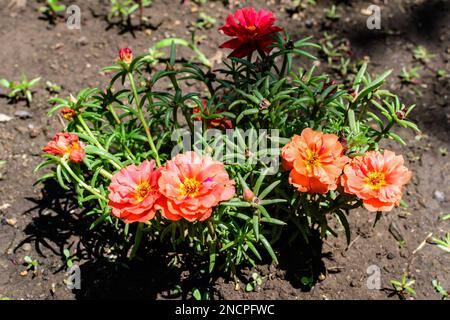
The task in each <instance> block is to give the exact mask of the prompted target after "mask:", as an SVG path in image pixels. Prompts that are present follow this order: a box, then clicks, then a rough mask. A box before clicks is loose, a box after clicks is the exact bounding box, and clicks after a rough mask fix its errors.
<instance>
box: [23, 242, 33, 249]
mask: <svg viewBox="0 0 450 320" xmlns="http://www.w3.org/2000/svg"><path fill="white" fill-rule="evenodd" d="M22 249H23V251H31V244H29V243H25V244H24V245H23V246H22Z"/></svg>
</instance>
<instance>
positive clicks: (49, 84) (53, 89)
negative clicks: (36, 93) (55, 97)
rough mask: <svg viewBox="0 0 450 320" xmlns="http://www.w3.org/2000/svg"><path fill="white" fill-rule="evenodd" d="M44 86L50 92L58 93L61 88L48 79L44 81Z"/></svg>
mask: <svg viewBox="0 0 450 320" xmlns="http://www.w3.org/2000/svg"><path fill="white" fill-rule="evenodd" d="M45 88H46V89H47V91H48V92H50V93H60V92H61V90H62V88H61V86H59V85H57V84H56V83H53V82H50V81H47V82H46V83H45Z"/></svg>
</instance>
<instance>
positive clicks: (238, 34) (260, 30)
mask: <svg viewBox="0 0 450 320" xmlns="http://www.w3.org/2000/svg"><path fill="white" fill-rule="evenodd" d="M276 20H277V18H276V17H275V16H274V14H273V13H272V12H271V11H265V10H264V9H261V10H260V11H259V12H256V10H255V9H254V8H252V7H250V8H242V9H238V10H236V13H235V14H234V15H233V14H231V13H230V14H229V15H228V17H227V21H226V23H225V25H224V26H222V27H220V28H219V30H220V31H222V32H223V33H224V34H226V35H227V36H230V37H234V38H233V39H231V40H229V41H227V42H225V43H222V44H221V45H220V48H228V49H233V50H234V51H233V52H231V54H230V56H231V57H237V58H242V57H245V56H248V55H250V54H252V53H253V51H255V50H262V51H263V52H265V53H269V52H270V51H272V48H269V46H270V45H271V44H273V43H274V42H275V40H274V39H273V37H272V35H273V34H274V33H277V32H280V31H283V28H281V27H278V26H274V25H273V24H274V23H275V21H276Z"/></svg>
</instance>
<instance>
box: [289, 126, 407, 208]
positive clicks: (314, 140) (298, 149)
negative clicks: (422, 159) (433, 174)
mask: <svg viewBox="0 0 450 320" xmlns="http://www.w3.org/2000/svg"><path fill="white" fill-rule="evenodd" d="M338 139H339V137H338V136H337V135H335V134H323V133H321V132H315V131H313V130H312V129H310V128H306V129H304V130H303V131H302V134H301V135H300V136H298V135H294V137H293V138H292V140H291V141H290V142H289V143H288V144H286V146H284V147H283V149H282V158H283V167H284V168H285V169H286V170H290V173H289V183H290V184H292V185H293V186H294V187H296V188H297V189H298V191H300V192H308V193H321V194H324V193H327V192H328V191H330V190H336V188H337V186H338V184H339V183H340V182H342V186H344V187H345V192H346V193H348V194H353V195H356V196H357V197H358V198H359V199H361V200H363V204H364V206H365V207H366V208H367V209H368V210H369V211H390V210H392V208H393V207H394V205H396V206H398V205H399V203H400V200H401V198H402V187H403V185H405V184H406V183H407V182H408V181H409V179H410V178H411V172H410V171H409V170H408V169H407V168H406V167H405V166H403V162H404V161H403V157H402V156H396V155H395V153H393V152H391V151H389V150H386V151H385V152H384V154H382V153H380V152H367V154H366V155H364V156H357V157H354V158H353V159H351V160H349V158H348V157H347V156H345V155H344V150H343V147H342V145H341V143H340V142H339V141H338Z"/></svg>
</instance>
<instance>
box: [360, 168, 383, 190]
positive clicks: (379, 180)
mask: <svg viewBox="0 0 450 320" xmlns="http://www.w3.org/2000/svg"><path fill="white" fill-rule="evenodd" d="M364 182H365V183H366V184H367V185H368V186H369V187H370V188H371V189H372V190H379V189H380V188H381V187H383V186H385V185H386V178H385V176H384V173H383V172H377V171H374V172H370V173H369V174H368V175H367V177H366V178H364Z"/></svg>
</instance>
